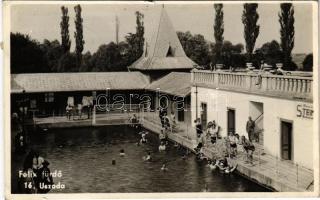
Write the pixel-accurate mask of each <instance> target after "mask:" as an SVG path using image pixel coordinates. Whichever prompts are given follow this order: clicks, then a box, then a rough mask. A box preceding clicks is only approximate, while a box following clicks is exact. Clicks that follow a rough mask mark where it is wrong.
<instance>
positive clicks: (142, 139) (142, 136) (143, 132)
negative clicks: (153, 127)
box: [140, 131, 148, 144]
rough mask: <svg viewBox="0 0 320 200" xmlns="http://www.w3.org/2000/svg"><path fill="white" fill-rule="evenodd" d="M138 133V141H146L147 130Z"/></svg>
mask: <svg viewBox="0 0 320 200" xmlns="http://www.w3.org/2000/svg"><path fill="white" fill-rule="evenodd" d="M140 134H141V140H140V143H143V144H145V143H147V139H146V135H147V134H148V132H146V131H141V132H140Z"/></svg>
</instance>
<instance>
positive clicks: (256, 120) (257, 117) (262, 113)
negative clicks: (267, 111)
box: [253, 113, 263, 122]
mask: <svg viewBox="0 0 320 200" xmlns="http://www.w3.org/2000/svg"><path fill="white" fill-rule="evenodd" d="M262 115H263V113H261V114H260V115H259V116H258V117H257V118H256V119H255V120H253V121H254V122H256V121H257V120H258V119H259V118H260V117H261V116H262Z"/></svg>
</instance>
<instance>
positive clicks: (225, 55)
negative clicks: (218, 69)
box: [213, 41, 245, 69]
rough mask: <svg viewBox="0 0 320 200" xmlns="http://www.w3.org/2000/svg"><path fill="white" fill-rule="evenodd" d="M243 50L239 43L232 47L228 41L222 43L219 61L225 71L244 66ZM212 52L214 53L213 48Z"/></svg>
mask: <svg viewBox="0 0 320 200" xmlns="http://www.w3.org/2000/svg"><path fill="white" fill-rule="evenodd" d="M213 48H214V47H213ZM243 49H244V47H243V45H242V44H240V43H239V44H236V45H233V44H232V43H231V42H230V41H224V42H223V44H222V47H221V61H222V62H223V63H224V68H225V69H228V68H230V67H234V68H239V67H242V66H245V57H244V56H243V54H242V51H243ZM213 50H214V51H215V48H214V49H213ZM213 53H215V52H213Z"/></svg>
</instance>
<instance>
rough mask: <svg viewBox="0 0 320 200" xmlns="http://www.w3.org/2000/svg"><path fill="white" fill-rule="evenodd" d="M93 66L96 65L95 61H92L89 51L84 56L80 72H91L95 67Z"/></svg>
mask: <svg viewBox="0 0 320 200" xmlns="http://www.w3.org/2000/svg"><path fill="white" fill-rule="evenodd" d="M93 66H94V63H93V61H92V55H91V53H90V51H87V52H86V53H85V54H84V55H83V56H82V62H81V66H80V69H79V72H91V71H92V69H93Z"/></svg>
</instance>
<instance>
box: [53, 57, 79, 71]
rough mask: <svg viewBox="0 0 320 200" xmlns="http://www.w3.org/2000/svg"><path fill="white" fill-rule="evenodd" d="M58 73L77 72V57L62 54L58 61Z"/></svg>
mask: <svg viewBox="0 0 320 200" xmlns="http://www.w3.org/2000/svg"><path fill="white" fill-rule="evenodd" d="M57 71H58V72H78V71H79V66H78V65H77V55H76V54H75V53H70V52H67V53H65V54H63V55H62V56H61V57H60V59H59V61H58V68H57Z"/></svg>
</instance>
